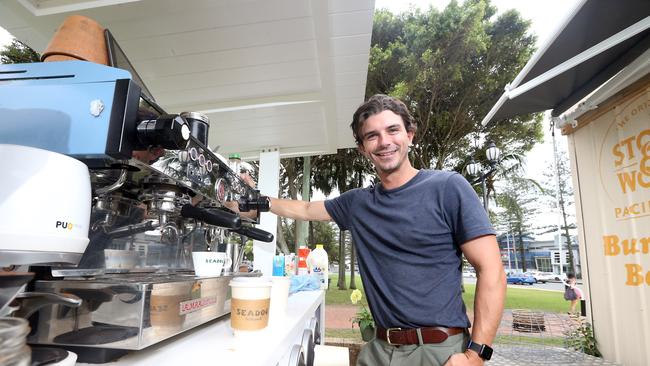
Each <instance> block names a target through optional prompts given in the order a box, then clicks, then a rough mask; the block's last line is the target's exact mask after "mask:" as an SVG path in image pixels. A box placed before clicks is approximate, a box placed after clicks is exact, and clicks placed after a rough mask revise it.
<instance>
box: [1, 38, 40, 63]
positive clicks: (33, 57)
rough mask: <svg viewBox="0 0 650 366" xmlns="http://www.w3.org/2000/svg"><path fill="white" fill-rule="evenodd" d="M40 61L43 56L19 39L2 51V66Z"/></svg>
mask: <svg viewBox="0 0 650 366" xmlns="http://www.w3.org/2000/svg"><path fill="white" fill-rule="evenodd" d="M40 59H41V56H40V55H39V54H38V53H37V52H36V51H34V50H33V49H31V48H29V46H27V45H26V44H24V43H22V42H21V41H19V40H17V39H14V40H13V41H12V42H11V43H10V44H8V45H6V46H5V47H4V48H3V49H2V50H0V63H2V64H23V63H30V62H39V61H40Z"/></svg>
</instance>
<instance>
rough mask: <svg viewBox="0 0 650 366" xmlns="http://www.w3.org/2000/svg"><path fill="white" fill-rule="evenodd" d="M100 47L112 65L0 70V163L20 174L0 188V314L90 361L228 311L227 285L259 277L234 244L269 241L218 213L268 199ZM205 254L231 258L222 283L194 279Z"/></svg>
mask: <svg viewBox="0 0 650 366" xmlns="http://www.w3.org/2000/svg"><path fill="white" fill-rule="evenodd" d="M106 41H107V45H108V49H109V54H110V56H111V57H110V59H111V64H112V66H105V65H100V64H95V63H90V62H85V61H62V62H47V63H33V64H14V65H0V116H1V118H0V153H1V154H2V158H3V159H5V160H7V161H8V162H9V163H8V165H7V168H6V169H7V170H11V169H13V171H17V172H22V173H21V174H20V176H15V177H14V176H12V175H10V176H9V177H8V178H7V179H5V178H3V179H2V182H0V192H2V193H0V218H2V220H0V221H3V223H1V224H0V268H3V269H4V271H3V272H1V273H2V275H0V291H1V292H0V301H2V302H3V303H0V316H1V315H3V314H2V313H3V312H4V315H6V314H11V315H13V316H19V317H24V318H27V319H29V321H30V325H31V327H32V332H31V333H30V335H29V337H28V342H29V343H30V344H31V345H33V346H35V347H38V346H56V347H63V348H65V349H68V350H71V351H73V352H75V353H77V354H78V355H79V360H80V361H82V362H94V363H101V362H107V361H110V360H113V359H115V358H118V357H120V356H121V355H123V354H125V353H126V352H128V351H130V350H139V349H143V348H145V347H148V346H150V345H152V344H155V343H158V342H160V341H162V340H165V339H167V338H169V337H172V336H174V335H176V334H179V333H181V332H184V331H187V330H189V329H191V328H194V327H196V326H198V325H201V324H204V323H206V322H208V321H211V320H213V319H216V318H218V317H220V316H223V315H225V314H228V313H229V312H230V292H229V286H228V283H229V281H230V280H231V279H232V278H233V276H250V275H253V276H255V275H260V274H259V273H255V272H252V273H241V272H239V271H238V269H239V264H240V262H241V258H242V254H243V250H242V245H243V244H244V243H245V242H246V240H248V239H255V240H260V241H265V242H270V241H272V240H273V235H272V234H270V233H268V232H265V231H262V230H260V229H257V228H255V227H254V225H255V224H256V223H258V222H259V213H258V215H257V217H256V218H252V219H251V218H245V217H242V216H240V215H239V214H238V213H236V212H235V211H233V210H231V209H230V208H229V207H233V206H231V204H233V203H234V204H235V205H237V204H238V203H239V202H244V203H245V204H246V205H247V206H251V207H257V206H260V207H263V206H264V204H265V202H263V200H262V199H261V198H260V194H259V192H258V191H256V190H255V189H253V188H251V187H250V186H248V185H247V184H246V183H244V182H243V181H242V180H241V179H240V177H239V172H235V171H233V170H231V169H230V167H229V165H228V164H227V162H225V161H223V160H221V159H220V158H219V157H217V155H216V154H215V153H214V152H213V151H211V150H210V148H209V147H208V142H207V136H208V129H209V124H210V122H209V120H208V119H207V117H205V116H203V115H201V114H199V113H192V112H186V113H181V114H168V113H166V112H165V111H164V110H163V109H162V108H161V107H160V106H158V105H157V104H156V103H155V101H154V99H153V97H152V96H151V94H150V93H149V92H148V90H147V89H146V87H145V86H144V84H143V83H142V81H141V79H140V78H139V77H137V73H136V72H135V70H134V69H133V68H132V67H130V63H129V62H128V59H127V58H126V56H125V55H124V54H123V53H122V52H121V50H120V49H119V46H118V45H117V43H116V42H115V41H114V39H113V38H112V37H111V36H110V32H108V31H107V32H106ZM119 60H123V61H124V62H123V63H122V65H119ZM64 158H65V159H64ZM58 160H62V161H64V163H65V164H68V165H72V166H74V170H71V168H66V166H65V164H63V165H61V163H59V162H58ZM0 166H1V165H0ZM53 187H54V188H53ZM16 192H19V193H20V194H18V193H16ZM3 196H4V197H3ZM10 203H11V204H10ZM206 250H214V251H225V252H227V253H228V254H229V255H230V256H231V259H232V265H231V267H229V268H227V269H226V271H225V273H224V275H222V276H219V277H197V276H195V274H194V272H193V264H192V252H193V251H206ZM24 272H30V274H29V275H27V274H25V273H24ZM32 274H33V279H31V277H32ZM19 278H20V279H21V280H22V282H21V281H18V282H17V281H16V280H17V279H19ZM30 279H31V280H30ZM27 281H29V282H28V283H27V285H26V286H23V283H25V282H27Z"/></svg>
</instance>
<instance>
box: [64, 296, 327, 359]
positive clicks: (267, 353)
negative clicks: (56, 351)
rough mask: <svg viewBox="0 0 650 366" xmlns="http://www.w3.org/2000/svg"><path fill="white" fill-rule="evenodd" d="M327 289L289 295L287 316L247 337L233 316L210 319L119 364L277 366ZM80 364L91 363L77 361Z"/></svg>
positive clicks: (135, 353)
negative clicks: (234, 324)
mask: <svg viewBox="0 0 650 366" xmlns="http://www.w3.org/2000/svg"><path fill="white" fill-rule="evenodd" d="M324 296H325V295H324V291H308V292H298V293H296V294H293V295H291V296H289V300H288V303H287V312H286V314H285V316H284V318H282V317H278V318H276V319H271V322H270V323H269V326H268V327H267V328H265V329H263V330H260V331H258V332H255V333H253V334H251V335H246V336H245V337H235V336H234V335H233V332H232V330H231V329H230V316H229V315H226V316H224V317H222V318H219V319H216V320H214V321H212V322H208V323H206V324H203V325H201V326H199V327H196V328H194V329H192V330H189V331H187V332H185V333H183V334H179V335H177V336H175V337H172V338H170V339H168V340H165V341H163V342H160V343H158V344H155V345H153V346H151V347H148V348H145V349H143V350H140V351H132V352H130V353H129V354H127V355H126V356H123V357H121V358H120V359H118V360H117V361H115V362H111V363H106V364H105V365H111V366H113V365H115V366H118V365H119V366H122V365H124V366H127V365H138V366H147V365H151V366H154V365H155V366H164V365H203V364H206V363H210V364H224V365H228V364H233V365H238V364H245V365H273V366H274V365H276V363H277V362H279V361H280V360H282V358H283V357H284V356H285V355H286V354H287V352H289V350H290V348H291V346H292V345H293V344H294V343H295V342H294V341H295V339H296V338H298V337H299V336H300V334H302V332H303V330H304V329H305V324H306V322H307V321H309V320H310V319H311V317H312V316H313V315H314V312H315V311H316V309H317V308H318V306H319V305H321V304H323V303H324ZM77 365H89V366H90V365H91V364H84V363H77Z"/></svg>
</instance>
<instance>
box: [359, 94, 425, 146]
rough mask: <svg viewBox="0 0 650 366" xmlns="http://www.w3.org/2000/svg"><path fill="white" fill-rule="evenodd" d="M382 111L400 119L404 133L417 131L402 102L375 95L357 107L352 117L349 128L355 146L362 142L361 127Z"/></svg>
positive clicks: (389, 97) (386, 96)
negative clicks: (390, 112) (404, 129)
mask: <svg viewBox="0 0 650 366" xmlns="http://www.w3.org/2000/svg"><path fill="white" fill-rule="evenodd" d="M383 111H392V112H393V113H395V114H397V115H399V116H400V117H402V121H403V122H404V128H406V131H408V132H413V133H415V131H416V130H417V124H416V123H415V120H414V119H413V117H412V116H411V114H410V113H409V110H408V108H406V105H405V104H404V102H402V101H401V100H399V99H397V98H393V97H391V96H388V95H384V94H375V95H373V96H372V97H370V99H368V100H367V101H366V102H365V103H363V104H362V105H361V106H359V108H357V111H356V112H354V116H353V117H352V123H350V128H351V129H352V135H353V136H354V140H355V141H356V143H357V145H361V143H362V142H363V141H362V136H361V127H362V126H363V123H364V122H365V121H366V120H367V119H368V118H370V117H371V116H374V115H375V114H379V113H381V112H383Z"/></svg>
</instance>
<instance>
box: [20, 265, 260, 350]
mask: <svg viewBox="0 0 650 366" xmlns="http://www.w3.org/2000/svg"><path fill="white" fill-rule="evenodd" d="M240 275H245V276H250V275H252V276H259V274H239V273H238V274H237V276H240ZM233 277H234V276H233V275H225V276H221V277H195V276H194V275H193V274H190V273H147V274H143V273H133V274H121V275H118V274H104V275H101V276H98V277H94V278H92V279H63V280H54V281H37V282H36V289H37V290H38V291H48V292H58V293H71V294H74V295H76V296H79V297H80V298H81V299H82V300H83V303H82V305H81V307H79V308H76V309H72V308H69V307H65V306H62V305H51V306H48V307H45V308H43V309H42V310H41V311H40V312H39V317H38V323H37V327H36V333H35V334H34V335H33V336H32V337H30V339H29V342H30V343H32V344H44V345H45V344H48V345H58V346H78V347H92V348H111V349H122V350H139V349H142V348H145V347H148V346H150V345H152V344H155V343H158V342H160V341H162V340H164V339H167V338H169V337H172V336H174V335H176V334H179V333H181V332H184V331H186V330H188V329H191V328H194V327H196V326H198V325H201V324H204V323H206V322H208V321H211V320H213V319H216V318H218V317H221V316H223V315H225V314H228V313H230V297H231V296H230V287H229V286H228V283H229V282H230V280H231V279H232V278H233Z"/></svg>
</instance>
